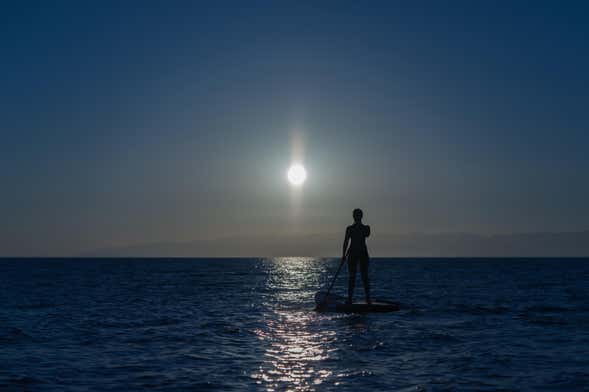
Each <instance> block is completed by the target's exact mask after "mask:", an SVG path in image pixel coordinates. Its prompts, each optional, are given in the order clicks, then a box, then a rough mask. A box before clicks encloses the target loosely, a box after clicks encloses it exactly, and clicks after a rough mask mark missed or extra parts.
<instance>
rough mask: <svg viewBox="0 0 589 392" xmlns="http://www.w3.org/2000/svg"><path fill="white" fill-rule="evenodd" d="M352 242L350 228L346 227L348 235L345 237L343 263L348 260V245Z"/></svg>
mask: <svg viewBox="0 0 589 392" xmlns="http://www.w3.org/2000/svg"><path fill="white" fill-rule="evenodd" d="M349 244H350V228H349V227H348V228H346V237H345V238H344V246H343V249H342V263H343V262H344V261H345V260H346V251H347V250H348V245H349Z"/></svg>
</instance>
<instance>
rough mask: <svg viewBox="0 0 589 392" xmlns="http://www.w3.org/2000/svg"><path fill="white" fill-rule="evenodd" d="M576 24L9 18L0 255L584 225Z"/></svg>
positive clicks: (369, 13) (357, 5)
mask: <svg viewBox="0 0 589 392" xmlns="http://www.w3.org/2000/svg"><path fill="white" fill-rule="evenodd" d="M588 11H589V6H588V5H586V4H585V3H584V2H554V1H552V2H542V1H534V2H531V1H528V2H519V1H499V2H471V1H464V2H462V1H455V2H451V3H447V2H438V1H435V2H426V1H415V2H393V1H384V2H378V1H374V2H369V3H366V2H358V1H355V2H347V1H337V2H335V1H334V2H331V1H327V2H306V1H300V2H299V1H296V2H274V1H268V2H257V1H252V2H241V1H240V2H230V1H228V2H210V3H208V4H206V3H205V2H194V1H165V2H163V1H159V2H152V1H127V2H114V1H113V2H109V1H102V2H93V3H88V2H75V1H71V2H68V1H54V2H41V1H39V2H36V1H30V2H14V3H13V4H11V5H6V6H4V8H3V11H2V13H0V59H1V60H0V184H1V191H0V216H1V217H2V219H0V255H4V256H64V255H76V254H80V253H83V252H89V251H92V250H94V249H109V248H117V247H128V246H136V245H141V244H154V243H184V242H191V241H192V242H194V241H196V242H198V243H200V242H202V241H204V242H206V241H214V243H215V244H221V245H219V246H220V247H221V248H222V247H223V246H225V245H228V244H229V243H230V242H231V241H234V246H233V248H231V249H232V252H233V253H235V255H237V256H240V255H248V254H247V253H248V252H247V251H240V249H245V248H240V246H239V244H242V243H244V241H245V243H249V244H250V245H251V244H254V245H255V244H258V245H261V244H266V243H267V241H268V239H269V238H279V239H280V241H281V243H286V244H288V246H289V247H288V248H285V251H287V250H288V251H290V250H292V249H296V248H297V247H299V244H300V249H302V251H303V253H307V254H310V255H313V254H314V252H316V251H318V250H317V249H318V248H317V247H316V245H313V244H315V243H316V241H315V242H312V243H311V242H308V241H307V242H305V241H304V240H303V239H304V238H309V237H313V236H315V238H330V239H331V238H332V237H333V238H334V239H333V240H330V241H331V242H333V243H331V242H330V243H329V244H327V245H326V244H322V249H329V248H330V247H333V249H334V251H333V253H334V254H337V253H338V252H339V249H340V246H341V244H340V242H339V240H336V239H337V238H339V236H340V235H343V232H344V230H345V226H346V225H348V224H350V223H351V221H352V218H351V213H352V210H353V209H354V208H357V207H359V208H362V209H363V210H364V215H365V221H366V223H368V224H370V225H371V227H372V233H373V237H376V240H377V241H378V236H379V235H381V236H382V237H381V239H382V238H385V237H386V236H391V235H408V234H410V233H425V234H432V233H433V234H435V233H438V234H439V233H442V234H443V233H468V234H476V235H491V234H497V235H512V234H514V233H536V232H550V233H560V232H579V231H586V230H588V229H589V224H588V219H587V218H588V217H589V206H588V202H587V201H588V200H589V133H588V130H589V129H588V124H589V120H588V113H587V107H589V105H588V103H589V73H588V72H587V70H588V69H589V49H588V47H587V42H589V25H588V24H587V23H586V15H587V12H588ZM294 162H298V163H301V164H303V165H304V166H305V168H306V170H307V174H308V177H307V181H306V182H305V183H304V184H303V185H302V186H300V187H298V188H295V187H293V186H292V185H291V184H289V183H288V181H287V179H286V171H287V169H288V167H289V166H290V165H291V164H292V163H294ZM299 241H300V242H299ZM223 244H225V245H223ZM256 249H257V250H256V251H259V252H263V247H262V248H260V246H258V248H256ZM383 249H384V248H383ZM276 252H280V249H278V250H277V251H276ZM153 255H157V251H156V252H155V253H153ZM433 255H434V256H435V254H433Z"/></svg>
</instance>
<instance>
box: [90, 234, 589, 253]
mask: <svg viewBox="0 0 589 392" xmlns="http://www.w3.org/2000/svg"><path fill="white" fill-rule="evenodd" d="M341 242H342V238H341V237H340V236H339V235H335V234H332V235H325V234H317V235H304V236H267V237H227V238H219V239H215V240H196V241H190V242H161V243H149V244H140V245H134V246H126V247H116V248H107V249H99V250H96V251H92V252H87V253H85V254H83V255H82V256H89V257H248V256H251V257H266V256H337V255H338V254H339V252H341V246H342V243H341ZM368 246H369V249H370V254H371V256H376V257H387V256H388V257H589V230H588V231H580V232H560V233H549V232H546V233H523V234H497V235H478V234H468V233H446V234H425V233H411V234H390V235H382V234H380V235H379V234H376V235H374V236H373V237H371V238H369V240H368Z"/></svg>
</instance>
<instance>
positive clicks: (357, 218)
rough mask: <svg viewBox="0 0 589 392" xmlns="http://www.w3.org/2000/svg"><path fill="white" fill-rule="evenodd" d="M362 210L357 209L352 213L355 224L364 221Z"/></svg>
mask: <svg viewBox="0 0 589 392" xmlns="http://www.w3.org/2000/svg"><path fill="white" fill-rule="evenodd" d="M362 215H363V214H362V210H361V209H359V208H356V209H355V210H354V212H353V213H352V216H353V217H354V222H360V221H362Z"/></svg>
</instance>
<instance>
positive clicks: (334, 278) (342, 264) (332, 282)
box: [323, 259, 345, 303]
mask: <svg viewBox="0 0 589 392" xmlns="http://www.w3.org/2000/svg"><path fill="white" fill-rule="evenodd" d="M344 264H345V259H344V262H340V263H339V267H338V269H337V272H336V273H335V276H334V277H333V280H332V281H331V284H330V285H329V288H328V289H327V294H325V298H324V299H323V303H324V302H325V301H327V297H329V292H330V291H331V288H332V287H333V285H334V284H335V280H336V279H337V276H338V275H339V272H340V270H341V269H342V267H343V266H344Z"/></svg>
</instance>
